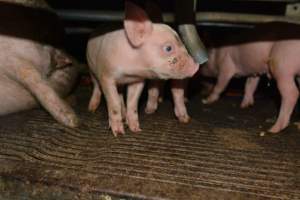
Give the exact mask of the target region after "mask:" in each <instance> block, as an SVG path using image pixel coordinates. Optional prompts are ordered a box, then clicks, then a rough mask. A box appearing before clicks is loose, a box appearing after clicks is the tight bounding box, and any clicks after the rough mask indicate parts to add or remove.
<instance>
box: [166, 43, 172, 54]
mask: <svg viewBox="0 0 300 200" xmlns="http://www.w3.org/2000/svg"><path fill="white" fill-rule="evenodd" d="M172 50H173V47H172V46H171V45H166V46H164V51H165V52H167V53H170V52H171V51H172Z"/></svg>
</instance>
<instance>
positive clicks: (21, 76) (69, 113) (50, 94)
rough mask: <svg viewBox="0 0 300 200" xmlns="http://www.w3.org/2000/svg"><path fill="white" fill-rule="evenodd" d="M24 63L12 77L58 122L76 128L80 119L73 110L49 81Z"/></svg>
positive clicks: (27, 63) (31, 66)
mask: <svg viewBox="0 0 300 200" xmlns="http://www.w3.org/2000/svg"><path fill="white" fill-rule="evenodd" d="M23 63H24V65H23V66H21V67H16V68H15V69H14V70H15V71H14V72H15V74H10V75H11V77H16V80H17V81H18V82H20V83H21V84H22V85H24V86H25V87H26V88H27V89H29V90H30V92H31V93H32V94H33V95H34V96H35V97H36V98H37V100H38V101H39V103H40V104H41V105H42V106H43V107H44V108H45V109H46V110H47V111H48V112H49V113H51V115H52V116H53V117H54V118H55V119H56V120H57V121H59V122H60V123H62V124H64V125H65V126H69V127H76V126H77V125H78V118H77V116H76V115H75V113H74V112H73V110H72V108H71V107H70V106H69V105H68V104H67V103H66V102H65V101H64V100H62V99H61V98H60V97H59V96H58V95H57V94H56V92H55V91H54V89H53V88H51V87H50V84H49V83H48V81H47V80H45V79H43V78H42V75H41V74H40V72H39V71H37V70H36V68H35V67H34V66H33V65H32V64H30V63H29V62H25V61H24V62H23Z"/></svg>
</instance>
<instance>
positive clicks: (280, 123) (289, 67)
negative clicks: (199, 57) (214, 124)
mask: <svg viewBox="0 0 300 200" xmlns="http://www.w3.org/2000/svg"><path fill="white" fill-rule="evenodd" d="M299 33H300V26H299V25H296V24H290V23H280V22H273V23H266V24H262V25H260V26H257V27H256V28H255V29H254V30H253V31H250V32H248V33H247V35H248V37H249V38H251V39H250V40H247V41H246V42H242V43H240V42H239V43H234V44H232V45H225V46H222V47H218V48H212V49H210V51H209V61H208V63H207V64H206V65H204V66H203V67H202V68H201V70H200V72H201V74H202V75H205V76H213V77H217V84H216V85H215V86H214V88H213V91H212V93H211V94H210V95H209V96H208V97H207V98H206V99H204V100H203V103H213V102H215V101H217V100H218V99H219V97H220V94H221V93H222V92H223V91H224V89H225V88H226V86H227V85H228V83H229V81H230V79H231V78H232V77H238V76H247V77H248V78H247V81H246V86H245V94H244V98H243V101H242V103H241V107H247V106H249V105H253V103H254V98H253V94H254V92H255V89H256V87H257V84H258V82H259V75H261V74H267V75H268V77H269V78H271V77H272V78H274V79H275V80H276V82H277V86H278V89H279V92H280V95H281V98H282V99H281V106H280V111H279V116H278V118H277V120H276V122H275V124H274V125H273V126H272V127H271V128H270V129H269V132H272V133H277V132H280V131H281V130H283V129H284V128H286V127H287V126H288V124H289V121H290V116H291V114H292V112H293V110H294V107H295V104H296V102H297V99H298V97H299V90H298V88H297V86H296V83H295V79H296V78H297V77H299V75H300V59H299V56H298V52H299V51H300V35H299ZM296 80H299V79H296ZM298 128H299V127H298Z"/></svg>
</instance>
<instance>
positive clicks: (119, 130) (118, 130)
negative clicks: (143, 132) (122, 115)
mask: <svg viewBox="0 0 300 200" xmlns="http://www.w3.org/2000/svg"><path fill="white" fill-rule="evenodd" d="M110 127H111V130H112V132H113V135H114V136H115V137H117V136H118V135H119V134H122V135H123V134H125V131H124V126H123V123H122V122H120V123H111V126H110Z"/></svg>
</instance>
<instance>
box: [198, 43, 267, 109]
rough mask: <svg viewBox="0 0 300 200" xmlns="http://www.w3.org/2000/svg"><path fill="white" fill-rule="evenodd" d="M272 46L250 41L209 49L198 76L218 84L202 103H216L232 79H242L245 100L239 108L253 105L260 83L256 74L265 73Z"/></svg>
mask: <svg viewBox="0 0 300 200" xmlns="http://www.w3.org/2000/svg"><path fill="white" fill-rule="evenodd" d="M271 47H272V43H271V42H270V41H249V42H246V43H241V44H231V45H226V46H221V47H217V48H211V49H209V59H208V62H207V63H206V64H204V65H203V66H202V67H201V69H200V73H201V74H202V75H204V76H208V77H217V83H216V85H215V86H214V88H213V91H212V92H211V93H210V95H209V96H208V97H207V98H206V99H203V101H202V102H203V103H204V104H210V103H213V102H215V101H217V100H218V99H219V97H220V95H221V93H222V92H223V91H224V90H225V89H226V87H227V85H228V84H229V82H230V80H231V79H232V78H233V77H245V76H247V77H248V78H247V81H246V85H245V93H244V98H243V101H242V103H241V107H242V108H245V107H248V106H251V105H253V104H254V98H253V94H254V92H255V90H256V87H257V85H258V82H259V79H260V77H259V75H262V74H266V73H268V59H269V53H270V49H271Z"/></svg>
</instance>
